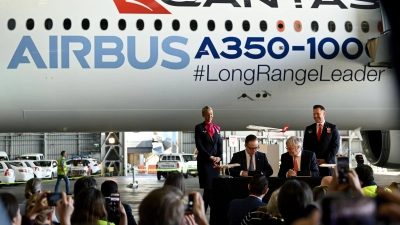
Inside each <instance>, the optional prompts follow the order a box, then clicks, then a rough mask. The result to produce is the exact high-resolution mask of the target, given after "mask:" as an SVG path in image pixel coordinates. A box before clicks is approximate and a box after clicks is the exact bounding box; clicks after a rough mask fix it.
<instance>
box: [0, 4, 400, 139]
mask: <svg viewBox="0 0 400 225" xmlns="http://www.w3.org/2000/svg"><path fill="white" fill-rule="evenodd" d="M165 1H166V0H165ZM115 2H117V3H118V2H121V0H115V1H112V0H103V1H95V0H85V1H80V0H68V1H66V0H60V1H45V0H39V1H38V0H12V1H10V0H0V21H1V24H2V25H1V26H0V34H1V41H0V52H1V54H0V74H1V76H2V82H1V84H0V88H1V93H2V94H1V95H0V103H1V106H2V107H1V110H0V132H17V131H22V132H50V131H70V132H74V131H112V130H114V131H153V130H158V131H171V130H193V129H194V126H195V124H197V123H199V122H201V121H202V120H203V118H202V117H201V108H202V107H203V106H205V105H210V106H211V107H213V109H214V122H215V123H216V124H218V125H220V126H221V129H223V130H245V129H246V126H247V125H249V124H259V125H266V126H271V127H283V125H284V124H286V123H289V124H290V129H294V130H296V129H298V130H302V129H304V128H305V126H307V125H309V124H311V123H313V119H312V106H313V105H315V104H322V105H324V106H325V107H326V109H327V115H326V116H327V117H326V120H327V121H330V122H332V123H334V124H337V125H338V127H339V129H341V130H344V129H354V128H356V127H359V126H362V127H363V129H366V130H368V129H376V130H380V129H388V130H389V129H400V127H399V124H400V123H399V117H398V116H395V115H399V102H400V101H399V94H398V87H397V85H396V84H397V80H396V79H397V78H396V77H397V76H396V74H395V72H394V70H393V69H390V68H384V67H379V68H377V67H373V68H371V67H367V66H366V65H367V63H368V62H370V58H369V57H368V56H367V54H366V51H365V44H366V42H367V40H368V39H370V38H374V37H377V36H379V35H380V32H379V30H378V23H379V22H380V21H381V13H380V9H379V8H375V9H357V8H355V7H354V4H356V5H366V6H371V5H374V3H368V2H363V1H355V0H342V1H338V0H336V1H335V2H337V3H338V4H339V3H343V4H344V5H345V7H346V9H344V8H343V5H341V4H339V5H328V4H324V5H319V6H318V4H317V3H318V2H321V1H314V0H303V1H301V3H296V2H295V1H281V0H279V1H276V2H277V4H278V5H277V6H278V7H271V6H269V5H267V4H265V3H263V2H261V1H251V7H245V3H244V2H243V1H237V3H238V4H239V5H240V7H234V6H233V5H232V4H230V3H224V4H223V3H213V4H211V5H210V6H209V7H204V5H205V3H206V1H204V0H203V1H196V2H194V3H200V5H199V6H197V7H182V6H171V5H168V4H166V3H165V2H163V1H161V0H160V1H158V3H159V5H161V6H163V7H164V8H165V9H166V10H167V11H168V12H170V14H133V13H131V14H129V13H119V11H118V9H117V7H116V5H115ZM142 2H144V3H146V1H142ZM147 2H148V1H147ZM170 2H171V1H170ZM267 2H268V1H267ZM270 2H274V1H270ZM322 2H323V1H322ZM192 3H193V2H192ZM127 4H134V3H127ZM247 4H248V3H247ZM299 4H300V5H301V6H302V8H296V5H299ZM315 4H317V6H318V8H312V6H313V5H314V6H315ZM351 4H353V5H351ZM247 6H248V5H247ZM272 6H273V5H272ZM138 7H142V6H138ZM122 8H123V6H122ZM120 10H121V8H120ZM153 10H155V9H153ZM157 10H159V9H157ZM85 18H86V19H88V20H89V22H90V27H89V29H87V30H84V29H82V20H83V19H85ZM9 19H14V20H15V22H16V26H15V29H14V30H9V29H8V28H7V23H8V22H9ZM28 19H32V20H33V21H34V28H33V29H32V30H28V29H27V27H26V22H27V20H28ZM46 19H51V20H52V28H51V29H50V30H47V29H46V28H45V21H46ZM65 19H70V21H71V28H70V29H69V30H65V29H64V27H63V23H64V20H65ZM102 19H106V20H107V22H108V27H107V29H106V30H102V29H101V27H100V21H101V20H102ZM120 19H124V20H125V22H126V29H125V30H120V29H119V27H118V24H119V20H120ZM140 19H141V20H143V22H144V29H143V30H138V29H137V27H136V24H137V21H138V20H140ZM158 19H159V20H160V21H161V23H162V28H161V30H159V31H158V30H156V29H155V27H154V23H155V21H156V20H158ZM174 20H178V21H179V23H180V27H179V30H177V31H175V30H174V29H173V26H172V23H173V21H174ZM192 20H195V21H196V22H197V30H195V31H192V30H191V27H190V23H191V21H192ZM209 20H213V21H214V23H215V30H213V31H209V29H208V27H207V25H208V21H209ZM227 20H230V21H231V22H232V27H233V28H232V30H231V31H227V30H226V29H225V23H226V21H227ZM245 20H247V21H248V22H249V24H250V30H249V31H244V30H243V28H242V23H243V21H245ZM260 21H265V22H266V23H267V30H266V31H265V32H264V31H261V30H260ZM278 21H283V22H284V30H283V31H280V30H279V28H278ZM295 21H299V22H301V31H299V32H297V31H296V30H295V25H296V24H295ZM313 21H316V22H318V25H319V29H318V31H317V32H314V31H312V28H311V24H312V22H313ZM330 21H333V22H334V23H335V25H336V29H335V31H334V32H330V31H329V29H328V24H329V22H330ZM364 21H365V22H367V23H368V24H369V31H368V32H366V33H365V32H363V31H362V26H361V24H362V23H363V22H364ZM346 22H351V24H352V31H351V32H347V31H346V30H345V24H346ZM103 25H104V24H103ZM296 28H297V27H296ZM224 41H225V43H224ZM196 56H197V58H196ZM197 68H199V69H200V70H201V69H203V70H204V71H202V72H201V71H197V72H196V70H197ZM196 73H197V76H195V75H196ZM201 75H202V76H201ZM265 93H266V96H263V94H265ZM243 94H246V95H247V96H248V97H250V98H251V99H252V100H251V99H250V98H248V97H241V96H242V95H243ZM257 94H260V96H259V97H257V96H258V95H257Z"/></svg>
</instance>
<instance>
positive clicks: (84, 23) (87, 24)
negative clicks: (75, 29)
mask: <svg viewBox="0 0 400 225" xmlns="http://www.w3.org/2000/svg"><path fill="white" fill-rule="evenodd" d="M89 27H90V21H89V20H88V19H83V20H82V29H84V30H88V29H89Z"/></svg>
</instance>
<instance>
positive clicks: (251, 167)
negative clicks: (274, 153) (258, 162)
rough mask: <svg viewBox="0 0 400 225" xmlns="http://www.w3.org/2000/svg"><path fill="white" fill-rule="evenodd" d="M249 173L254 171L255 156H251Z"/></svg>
mask: <svg viewBox="0 0 400 225" xmlns="http://www.w3.org/2000/svg"><path fill="white" fill-rule="evenodd" d="M249 171H254V164H253V156H250V166H249Z"/></svg>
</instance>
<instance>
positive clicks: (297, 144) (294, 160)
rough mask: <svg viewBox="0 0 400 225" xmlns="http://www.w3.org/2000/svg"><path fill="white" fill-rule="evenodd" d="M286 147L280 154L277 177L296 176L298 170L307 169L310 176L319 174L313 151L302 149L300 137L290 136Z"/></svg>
mask: <svg viewBox="0 0 400 225" xmlns="http://www.w3.org/2000/svg"><path fill="white" fill-rule="evenodd" d="M286 149H287V152H286V153H283V154H282V155H281V165H280V167H279V173H278V177H296V176H297V172H298V171H307V172H308V171H309V172H310V176H311V177H318V176H319V170H318V164H317V159H316V157H315V153H314V152H312V151H307V150H304V149H302V147H301V139H300V138H298V137H295V136H292V137H290V138H289V139H288V140H287V141H286Z"/></svg>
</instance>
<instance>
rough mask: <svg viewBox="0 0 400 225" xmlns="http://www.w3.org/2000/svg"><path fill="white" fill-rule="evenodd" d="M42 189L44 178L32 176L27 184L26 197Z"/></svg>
mask: <svg viewBox="0 0 400 225" xmlns="http://www.w3.org/2000/svg"><path fill="white" fill-rule="evenodd" d="M41 190H42V180H41V179H39V178H36V177H35V178H32V179H30V180H28V182H26V184H25V198H26V199H29V198H30V197H31V196H32V195H34V194H37V193H38V191H41Z"/></svg>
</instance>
